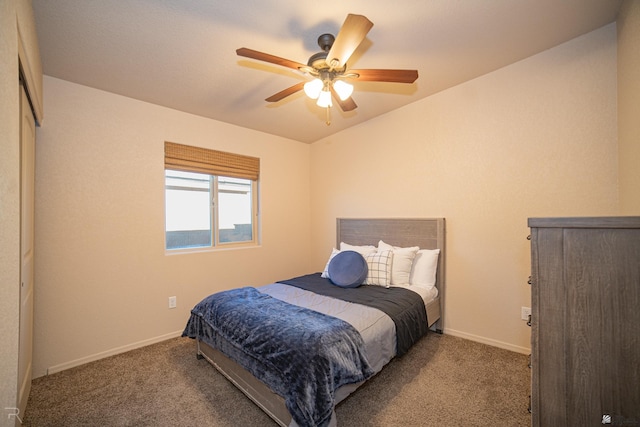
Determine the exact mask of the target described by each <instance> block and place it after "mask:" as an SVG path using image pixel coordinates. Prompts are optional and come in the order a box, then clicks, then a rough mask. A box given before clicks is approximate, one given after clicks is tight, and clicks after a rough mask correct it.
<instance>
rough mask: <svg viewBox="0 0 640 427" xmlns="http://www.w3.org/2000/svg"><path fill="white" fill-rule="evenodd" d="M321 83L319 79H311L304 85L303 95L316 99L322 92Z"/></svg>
mask: <svg viewBox="0 0 640 427" xmlns="http://www.w3.org/2000/svg"><path fill="white" fill-rule="evenodd" d="M322 87H323V83H322V80H320V79H313V80H311V81H310V82H306V83H305V84H304V93H306V94H307V96H308V97H309V98H311V99H318V96H320V92H321V91H322Z"/></svg>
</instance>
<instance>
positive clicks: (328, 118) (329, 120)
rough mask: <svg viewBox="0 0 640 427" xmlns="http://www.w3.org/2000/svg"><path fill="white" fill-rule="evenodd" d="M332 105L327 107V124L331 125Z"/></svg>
mask: <svg viewBox="0 0 640 427" xmlns="http://www.w3.org/2000/svg"><path fill="white" fill-rule="evenodd" d="M330 108H331V107H327V120H326V122H325V123H326V124H327V126H329V125H331V112H330V111H329V109H330Z"/></svg>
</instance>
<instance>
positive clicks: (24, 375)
mask: <svg viewBox="0 0 640 427" xmlns="http://www.w3.org/2000/svg"><path fill="white" fill-rule="evenodd" d="M20 93H21V95H20V158H21V165H20V175H21V176H20V180H21V182H20V186H21V190H20V199H21V202H20V203H21V206H20V210H21V212H20V217H21V220H20V232H21V236H20V257H21V259H20V263H21V264H20V343H19V351H18V402H17V403H18V409H19V410H20V416H22V414H24V411H25V408H26V407H27V400H28V399H29V391H30V390H31V376H32V363H31V362H32V353H33V352H32V347H33V346H32V342H33V240H34V239H33V229H34V221H33V216H34V186H35V183H34V181H35V141H36V134H35V123H34V119H33V114H32V112H31V107H30V105H29V100H28V99H27V95H26V92H25V89H24V87H23V86H22V85H20Z"/></svg>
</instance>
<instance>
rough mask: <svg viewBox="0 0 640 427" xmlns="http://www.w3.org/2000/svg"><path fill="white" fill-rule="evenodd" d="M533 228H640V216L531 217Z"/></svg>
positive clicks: (530, 222)
mask: <svg viewBox="0 0 640 427" xmlns="http://www.w3.org/2000/svg"><path fill="white" fill-rule="evenodd" d="M527 224H528V226H529V227H531V228H538V227H543V228H640V216H601V217H564V218H529V219H528V221H527Z"/></svg>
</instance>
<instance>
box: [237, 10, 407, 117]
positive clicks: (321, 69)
mask: <svg viewBox="0 0 640 427" xmlns="http://www.w3.org/2000/svg"><path fill="white" fill-rule="evenodd" d="M371 27H373V23H372V22H371V21H369V20H368V19H367V18H366V17H365V16H362V15H354V14H349V15H347V18H346V19H345V21H344V23H343V24H342V28H340V31H339V32H338V35H337V36H336V37H334V36H333V35H332V34H322V35H321V36H320V37H318V46H320V48H321V49H322V52H318V53H316V54H314V55H312V56H311V57H310V58H309V60H308V61H307V65H304V64H301V63H299V62H296V61H291V60H289V59H285V58H280V57H278V56H274V55H270V54H267V53H263V52H259V51H256V50H252V49H247V48H244V47H243V48H240V49H237V50H236V53H237V54H238V55H239V56H244V57H246V58H251V59H257V60H259V61H265V62H269V63H272V64H276V65H280V66H283V67H288V68H292V69H294V70H299V71H302V72H303V73H306V74H309V75H310V76H312V77H314V78H313V80H311V81H309V82H306V83H302V82H301V83H297V84H295V85H293V86H291V87H289V88H287V89H284V90H282V91H280V92H278V93H276V94H275V95H272V96H270V97H269V98H267V99H266V101H267V102H278V101H280V100H282V99H284V98H286V97H287V96H289V95H292V94H294V93H296V92H298V91H300V90H304V92H305V94H306V95H307V96H308V97H309V98H311V99H317V102H316V104H317V105H318V106H320V107H322V108H326V109H327V125H329V124H330V120H329V111H328V109H329V108H330V107H331V106H332V105H333V102H332V98H336V103H337V104H338V105H339V106H340V108H341V109H342V111H352V110H355V109H356V108H357V105H356V103H355V102H354V101H353V99H352V98H351V94H352V93H353V85H351V84H349V83H347V82H345V81H344V80H343V79H360V80H361V81H367V82H391V83H413V82H414V81H416V79H417V78H418V71H417V70H384V69H377V70H374V69H371V70H367V69H364V70H347V60H348V59H349V58H350V57H351V55H352V54H353V52H354V51H355V50H356V48H357V47H358V46H359V45H360V43H362V41H363V40H364V38H365V37H366V36H367V33H368V32H369V30H370V29H371Z"/></svg>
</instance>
